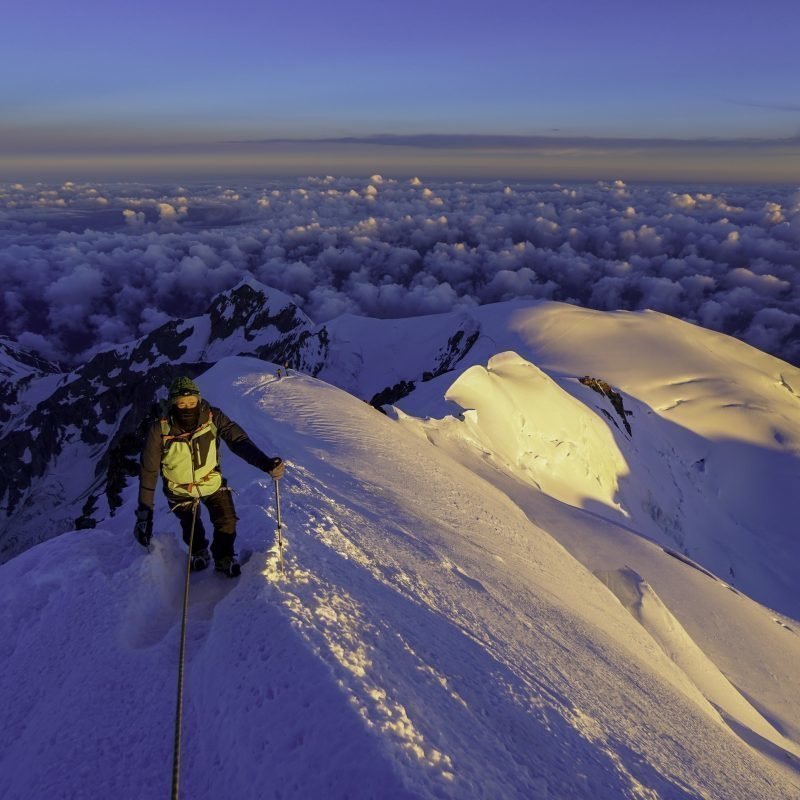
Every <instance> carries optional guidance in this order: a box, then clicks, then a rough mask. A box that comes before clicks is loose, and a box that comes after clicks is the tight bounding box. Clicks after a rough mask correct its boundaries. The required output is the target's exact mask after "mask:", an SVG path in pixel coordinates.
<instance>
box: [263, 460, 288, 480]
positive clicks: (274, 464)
mask: <svg viewBox="0 0 800 800" xmlns="http://www.w3.org/2000/svg"><path fill="white" fill-rule="evenodd" d="M284 470H285V467H284V466H283V461H282V460H281V459H280V458H277V457H276V458H270V459H268V461H267V465H266V468H265V471H266V472H267V474H268V475H269V476H270V477H271V478H272V480H274V481H279V480H280V479H281V478H282V477H283V473H284Z"/></svg>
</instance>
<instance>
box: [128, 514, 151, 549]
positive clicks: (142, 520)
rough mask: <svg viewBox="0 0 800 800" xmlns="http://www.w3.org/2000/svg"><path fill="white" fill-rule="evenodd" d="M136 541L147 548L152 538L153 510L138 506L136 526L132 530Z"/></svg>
mask: <svg viewBox="0 0 800 800" xmlns="http://www.w3.org/2000/svg"><path fill="white" fill-rule="evenodd" d="M133 535H134V537H136V541H137V542H139V544H140V545H142V547H149V546H150V540H151V539H152V538H153V509H152V508H147V506H139V508H137V509H136V525H135V526H134V529H133Z"/></svg>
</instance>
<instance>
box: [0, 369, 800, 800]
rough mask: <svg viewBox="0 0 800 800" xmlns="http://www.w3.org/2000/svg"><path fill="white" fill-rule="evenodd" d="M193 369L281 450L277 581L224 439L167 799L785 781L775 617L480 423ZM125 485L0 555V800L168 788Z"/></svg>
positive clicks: (168, 632)
mask: <svg viewBox="0 0 800 800" xmlns="http://www.w3.org/2000/svg"><path fill="white" fill-rule="evenodd" d="M503 361H510V362H511V364H510V366H512V367H513V369H517V366H516V365H517V364H521V360H517V361H515V360H514V359H510V358H509V357H506V358H505V359H503V358H501V362H503ZM520 368H521V369H528V368H525V367H520ZM532 369H535V368H532ZM512 371H513V370H512ZM532 374H535V375H536V380H538V381H539V382H540V383H541V382H542V381H543V378H542V375H544V373H542V374H541V375H539V374H536V373H533V372H532ZM453 377H454V376H450V378H451V383H452V379H453ZM462 377H463V376H462ZM513 377H514V376H513V374H512V375H511V376H508V381H506V379H505V376H502V375H501V376H500V380H499V383H501V384H503V383H506V382H509V383H512V384H513V382H514V381H513ZM435 380H437V381H442V380H443V378H436V379H435ZM199 382H200V385H201V387H202V388H203V391H204V394H205V395H206V396H207V397H208V398H209V399H210V400H211V402H212V403H215V404H219V405H220V406H222V407H223V408H224V409H225V411H226V412H227V413H228V414H230V415H231V416H232V417H233V418H234V419H237V420H238V421H239V422H241V423H242V424H243V425H244V427H245V428H246V429H247V430H248V431H249V432H250V433H251V435H252V436H253V438H254V439H255V440H256V441H257V442H258V443H259V444H260V445H261V446H262V447H263V448H264V449H266V450H267V451H268V452H278V453H280V454H282V455H284V456H285V457H287V458H288V459H289V462H290V469H289V471H288V476H287V478H286V479H285V480H284V481H283V483H282V485H281V488H282V498H283V503H282V510H283V513H284V519H285V522H286V525H287V531H286V534H287V538H288V542H289V548H288V551H287V554H286V555H287V572H288V574H287V576H286V577H285V578H282V577H280V576H279V574H278V572H277V567H276V560H275V554H274V550H273V549H272V548H273V543H274V520H273V518H272V513H273V510H274V509H273V495H272V489H271V486H270V482H269V481H268V480H265V479H264V476H258V475H257V474H255V473H254V471H253V470H252V469H251V468H249V467H248V466H247V465H245V464H243V463H242V462H240V461H238V460H237V459H236V458H235V457H233V456H226V457H225V462H224V465H225V471H226V474H227V475H228V477H229V479H230V481H231V483H232V485H233V486H235V487H236V488H237V489H238V491H239V494H238V496H237V497H236V502H237V507H238V512H239V516H240V517H241V523H240V531H241V533H240V546H248V547H253V548H254V549H255V551H256V555H255V556H254V558H253V559H252V560H251V561H250V563H249V564H248V565H246V567H245V569H244V573H243V575H242V577H241V579H240V580H239V581H238V582H230V581H226V580H224V579H222V578H218V577H217V576H216V575H213V574H208V573H204V574H200V575H196V576H194V577H193V579H192V581H193V585H192V600H191V608H190V623H189V638H188V661H187V674H186V681H187V682H186V692H187V700H186V706H185V750H184V759H183V784H182V786H183V791H184V796H186V797H191V798H193V800H202V798H219V797H236V798H242V799H243V800H246V799H247V798H270V797H274V798H278V797H280V798H323V797H324V798H345V797H348V798H369V797H373V798H412V797H413V798H499V797H502V798H526V800H527V799H528V798H555V797H558V798H562V797H563V798H567V797H569V798H619V797H630V798H648V800H649V799H651V798H700V797H703V798H726V799H728V800H734V799H735V798H748V800H750V798H765V799H766V798H770V799H772V798H778V797H780V798H791V797H800V772H799V771H798V759H797V754H798V735H797V734H798V731H797V727H796V722H794V723H792V720H794V721H796V720H797V719H798V718H800V713H798V711H800V709H798V698H800V693H798V692H797V691H796V680H797V674H796V673H797V668H796V666H795V665H796V664H797V663H798V656H800V652H799V651H798V635H797V632H796V631H795V630H794V629H793V623H791V622H790V621H788V620H786V621H784V622H783V626H782V625H777V624H776V623H775V622H774V621H773V617H774V615H772V614H770V613H769V612H768V611H767V610H766V609H764V608H762V607H760V606H758V605H757V604H755V603H753V602H752V601H750V600H747V599H746V598H743V597H741V595H738V594H734V593H733V592H731V591H729V590H728V589H727V588H725V587H724V585H723V584H721V582H720V581H718V580H715V579H713V578H711V577H709V576H708V575H706V574H704V573H702V572H700V571H699V570H698V569H696V568H695V567H693V566H692V565H690V564H687V563H685V562H684V561H679V560H677V559H675V558H672V557H671V556H669V555H668V554H666V553H665V552H664V551H663V549H661V548H658V547H657V546H656V545H654V544H652V543H649V542H647V541H646V540H644V539H643V538H642V537H641V536H638V535H634V534H632V533H630V532H629V531H628V530H626V529H624V528H622V527H620V525H619V524H617V522H615V521H614V520H612V519H602V518H600V517H598V516H597V514H595V513H594V512H593V511H592V510H591V509H581V508H578V507H576V506H575V505H574V504H573V505H570V504H567V503H564V502H562V501H560V500H558V499H556V498H555V497H554V496H552V495H548V494H545V493H543V492H538V491H536V490H535V489H533V488H532V485H531V484H530V483H526V481H527V480H528V477H529V475H528V474H527V473H526V474H515V472H514V470H513V469H511V468H510V466H509V461H508V459H509V452H510V451H508V448H505V449H504V448H503V444H504V443H503V442H502V441H500V438H502V437H499V434H498V437H499V438H498V439H497V441H496V452H497V455H494V452H495V451H492V452H490V453H488V454H484V455H482V454H481V451H479V450H478V449H477V448H476V446H475V444H476V442H478V440H477V439H476V438H475V436H476V435H478V434H486V433H487V432H486V430H485V429H481V428H480V427H477V428H476V427H474V426H473V428H472V430H467V427H466V425H465V423H464V422H461V421H460V420H458V419H457V418H452V419H450V420H446V419H445V420H440V421H435V420H431V421H428V422H424V421H421V420H416V419H407V418H401V420H400V422H399V423H398V422H397V421H394V420H392V419H389V418H387V417H385V416H383V415H380V414H378V413H376V412H375V411H374V409H372V408H370V407H369V406H367V405H366V404H365V403H363V402H361V401H359V400H357V399H356V398H354V397H353V396H351V395H348V394H346V393H344V392H342V391H341V390H339V389H336V388H333V387H332V386H330V385H328V384H325V383H323V382H321V381H318V380H315V379H312V378H310V377H306V376H301V375H292V376H291V377H288V378H282V379H280V380H276V379H275V378H274V368H271V367H269V366H265V364H264V363H263V362H260V361H256V360H253V359H243V358H230V359H225V360H223V361H221V362H220V363H219V364H217V366H215V367H214V368H213V369H211V370H210V371H209V372H208V373H206V374H205V375H203V376H202V377H201V378H200V379H199ZM431 382H433V381H431ZM463 388H464V387H463V386H462V389H463ZM545 390H546V392H547V393H548V394H549V396H551V397H553V396H556V389H555V388H553V387H548V386H545ZM453 391H458V381H457V382H456V387H454V389H453ZM503 391H505V390H503ZM489 394H491V392H489ZM474 396H477V395H474ZM573 410H574V411H575V413H576V414H577V413H578V411H579V409H577V408H576V409H573ZM597 419H598V420H600V419H602V417H599V416H598V417H597ZM478 421H479V422H480V421H481V416H480V412H479V413H478ZM587 425H588V423H587ZM587 431H588V428H587ZM487 435H488V434H487ZM595 435H596V437H598V438H596V439H591V438H590V434H589V433H588V432H587V438H586V441H595V442H596V444H597V446H598V447H600V446H602V444H603V440H602V438H599V437H601V436H602V434H601V433H600V431H599V429H598V430H596V431H594V433H593V434H591V436H595ZM634 435H635V434H634ZM431 440H433V444H436V445H437V446H432V441H431ZM610 463H611V466H610V467H609V468H608V469H609V470H612V469H618V468H619V464H617V462H616V461H613V460H612V461H611V462H610ZM609 474H610V471H609ZM606 490H607V487H606V489H602V490H598V495H597V497H596V498H595V500H596V501H597V503H598V505H599V506H602V505H603V504H604V502H605V500H606V499H607V491H606ZM610 496H611V497H612V498H613V493H612V495H610ZM524 498H528V499H530V498H534V499H535V500H536V502H535V503H534V505H532V506H526V505H525V503H523V502H522V500H523V499H524ZM133 502H134V497H133V491H132V487H131V488H129V490H128V493H127V495H126V504H125V505H124V506H123V508H122V510H121V512H120V514H119V515H118V517H117V518H116V519H115V520H113V524H111V525H109V526H107V528H106V529H103V530H100V529H95V530H91V531H81V532H75V533H71V534H67V535H64V536H60V537H58V538H56V539H54V540H52V541H49V542H46V543H44V544H42V545H39V546H37V547H34V548H32V549H31V550H29V551H27V552H25V553H23V554H22V555H20V556H18V557H16V558H14V559H13V560H11V561H10V562H8V563H6V564H4V565H2V566H0V653H2V657H3V663H4V669H3V670H2V671H0V694H2V697H3V698H4V704H3V710H2V712H0V713H1V714H2V723H3V724H2V727H1V728H0V731H2V732H1V733H0V736H2V739H1V740H0V795H2V796H3V797H4V798H39V797H41V798H44V797H47V798H57V797H65V798H66V797H109V796H115V797H118V798H140V797H155V796H164V795H166V793H167V792H168V787H169V780H170V760H171V745H172V723H173V720H172V715H173V710H174V680H175V670H176V654H177V644H178V643H177V637H178V630H179V620H178V616H179V609H180V599H181V578H182V567H183V563H184V561H183V559H184V556H183V554H182V550H181V548H180V547H179V546H178V544H177V543H176V540H175V536H174V533H173V528H174V527H175V524H174V522H173V521H171V520H169V519H168V518H167V516H166V513H165V509H164V508H163V507H159V508H158V509H157V515H158V525H157V536H156V545H155V547H154V551H153V552H152V553H150V554H146V553H145V552H144V551H143V550H142V549H141V548H140V547H139V546H138V545H136V544H135V543H134V542H133V540H132V537H131V535H130V530H129V528H130V523H131V518H132V509H133ZM591 537H595V538H594V539H593V540H592V541H591V543H589V540H590V538H591ZM625 537H627V538H628V539H629V540H630V542H632V543H633V546H632V547H631V548H630V554H629V556H628V555H627V553H628V548H627V544H628V542H627V541H626V538H625ZM559 539H560V540H561V541H558V540H559ZM565 548H569V549H571V550H572V551H573V552H575V553H576V555H577V558H576V557H573V555H571V554H570V552H568V550H567V549H565ZM579 551H580V552H579ZM595 572H596V573H597V574H594V573H595ZM709 615H710V616H713V624H712V623H711V622H709V620H708V619H707V616H709ZM784 626H785V627H784ZM724 629H728V630H731V631H735V633H736V637H737V638H736V639H735V640H731V639H730V638H724V637H723V638H722V640H721V637H720V636H719V630H724ZM790 629H791V630H790ZM760 647H764V648H767V649H768V650H769V654H768V658H769V662H768V667H765V670H767V671H768V672H769V675H767V674H765V673H764V672H762V673H759V671H758V663H757V659H756V657H755V655H753V653H751V652H750V651H751V650H755V649H756V648H760ZM737 656H738V657H739V658H740V662H741V674H740V675H738V678H741V680H742V681H745V682H747V688H746V690H745V689H744V687H740V689H739V690H738V691H737V688H736V687H735V686H734V685H733V684H734V683H736V680H733V679H731V680H730V681H729V684H730V685H726V684H725V682H724V680H723V679H722V678H720V674H721V673H722V672H725V670H726V669H727V667H728V665H727V663H726V664H722V665H721V664H720V661H721V660H723V657H724V658H728V659H729V660H736V657H737ZM704 659H705V660H704ZM715 670H716V671H715ZM781 703H783V704H784V711H783V712H782V713H783V716H781V713H778V712H780V709H779V708H778V709H777V711H776V708H777V707H778V706H780V705H781ZM718 709H720V710H718ZM759 709H761V710H760V711H759Z"/></svg>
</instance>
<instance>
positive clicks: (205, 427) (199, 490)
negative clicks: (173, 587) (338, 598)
mask: <svg viewBox="0 0 800 800" xmlns="http://www.w3.org/2000/svg"><path fill="white" fill-rule="evenodd" d="M168 403H169V405H168V408H167V411H166V414H165V416H164V417H163V418H162V419H160V420H157V421H156V422H154V423H153V425H152V426H151V427H150V431H149V432H148V435H147V440H146V442H145V446H144V450H143V452H142V459H141V467H140V472H139V507H138V509H137V511H136V526H135V528H134V536H135V537H136V540H137V541H138V542H139V543H140V544H141V545H143V546H144V547H148V546H149V544H150V539H151V538H152V535H153V507H154V505H155V489H156V484H157V483H158V473H159V472H160V473H161V476H162V479H163V488H164V494H166V496H167V502H168V504H169V509H170V511H172V512H173V513H174V514H175V516H176V517H177V518H178V520H179V522H180V525H181V530H182V533H183V540H184V542H186V544H187V546H188V545H189V542H190V539H191V538H192V526H193V525H194V540H193V546H192V553H191V567H192V569H193V570H201V569H205V568H206V567H207V566H208V565H209V563H210V561H211V556H212V555H213V558H214V566H215V569H216V570H217V571H219V572H222V573H224V574H225V575H228V576H229V577H232V578H233V577H236V576H237V575H239V574H240V572H241V567H240V565H239V562H238V561H237V559H236V555H235V552H234V549H233V543H234V541H235V539H236V511H235V509H234V505H233V498H232V497H231V491H230V489H229V488H228V485H227V481H226V480H225V479H224V478H223V477H222V473H221V472H220V468H219V440H220V439H222V440H223V441H224V442H225V443H226V444H227V445H228V447H229V448H230V449H231V450H232V451H233V452H234V453H235V454H236V455H238V456H240V457H241V458H243V459H244V460H245V461H246V462H247V463H248V464H251V465H252V466H254V467H255V468H256V469H260V470H263V471H264V472H266V473H267V474H269V475H270V476H271V477H272V478H274V479H275V480H279V479H280V478H282V477H283V472H284V465H283V461H282V460H281V459H280V458H270V457H269V456H267V455H265V454H264V453H262V452H261V450H259V449H258V447H256V445H255V444H253V442H252V441H251V440H250V438H249V437H248V435H247V434H246V433H245V432H244V431H243V430H242V428H240V427H239V425H237V424H236V423H235V422H233V421H232V420H230V419H229V418H228V417H226V416H225V414H223V413H222V411H220V410H219V409H218V408H214V407H213V406H210V405H209V404H208V403H207V402H206V401H205V400H203V399H202V398H201V397H200V388H199V387H198V385H197V384H196V383H195V382H194V381H193V380H191V379H190V378H186V377H180V378H176V379H175V380H174V381H173V382H172V384H171V385H170V388H169V401H168ZM201 501H202V503H203V504H204V505H205V507H206V508H207V509H208V513H209V516H210V518H211V524H212V525H213V526H214V537H213V541H212V543H211V552H210V553H209V547H208V539H207V538H206V534H205V530H204V528H203V522H202V520H201V519H200V513H199V511H200V509H199V503H200V502H201Z"/></svg>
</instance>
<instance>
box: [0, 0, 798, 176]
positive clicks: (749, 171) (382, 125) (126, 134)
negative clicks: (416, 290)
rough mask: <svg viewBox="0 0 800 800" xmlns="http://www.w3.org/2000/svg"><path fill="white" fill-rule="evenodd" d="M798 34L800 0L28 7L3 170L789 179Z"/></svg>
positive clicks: (15, 18)
mask: <svg viewBox="0 0 800 800" xmlns="http://www.w3.org/2000/svg"><path fill="white" fill-rule="evenodd" d="M799 24H800V6H798V5H797V3H796V2H793V0H773V1H772V2H770V3H769V4H768V5H765V6H761V7H758V8H757V7H755V6H754V5H753V3H752V2H741V0H740V1H739V2H720V1H719V0H704V2H699V3H697V2H686V1H685V0H677V2H673V3H670V4H668V5H667V4H659V6H658V7H656V5H655V4H651V3H640V2H633V1H632V0H612V1H611V2H605V3H597V2H595V0H571V1H570V0H566V1H565V0H558V1H557V2H556V0H552V1H551V0H538V1H537V0H533V1H531V0H527V2H519V1H518V0H495V1H494V2H491V3H488V2H475V0H460V1H459V2H453V1H452V0H426V1H425V2H421V1H420V0H408V1H407V2H404V3H403V4H394V3H375V2H365V1H364V0H339V2H336V3H331V2H329V0H305V1H304V2H298V3H294V4H287V3H277V2H252V1H251V0H230V1H229V2H226V3H224V4H221V3H209V2H204V3H198V2H187V1H186V0H176V2H171V3H169V4H164V3H157V2H154V1H153V0H141V1H140V2H137V3H136V4H130V3H121V2H108V1H107V0H106V2H99V0H84V2H81V3H80V5H79V6H77V7H76V6H74V5H72V4H66V3H63V2H61V0H30V2H26V3H24V4H23V3H16V4H13V5H11V6H10V7H9V8H8V9H6V10H5V11H4V20H3V26H2V29H0V74H1V75H3V76H6V77H5V79H4V80H2V82H0V108H2V116H1V117H0V171H2V173H3V175H4V176H5V177H6V178H9V179H18V178H23V177H37V176H40V177H42V178H46V177H74V178H88V177H109V176H119V177H131V176H137V177H143V176H147V175H168V174H169V175H174V176H175V177H181V178H190V177H197V176H204V175H227V174H229V175H252V174H263V175H270V174H275V175H281V174H282V175H296V174H319V173H325V172H331V173H332V174H364V175H370V174H373V173H374V172H376V171H380V172H382V173H385V174H392V175H396V176H403V175H413V174H417V173H423V176H430V177H434V176H438V177H454V178H457V177H477V178H493V177H498V178H501V177H509V178H513V177H519V178H554V179H564V180H568V179H610V178H623V179H633V180H636V179H663V178H668V177H676V178H679V179H691V178H696V179H700V180H709V179H712V180H726V179H730V180H744V181H755V182H759V181H795V180H798V179H800V158H798V156H799V155H800V96H799V95H798V88H797V87H798V85H799V84H798V81H797V77H798V75H797V73H798V69H797V60H796V41H794V39H795V38H796V31H797V29H798V25H799ZM421 135H423V136H431V135H435V136H437V137H438V138H437V139H435V140H433V141H434V142H435V146H432V145H431V141H432V140H431V139H422V140H420V139H419V138H418V137H419V136H421ZM386 137H391V138H386ZM484 137H486V138H484ZM497 137H505V138H499V139H498V138H497ZM275 140H279V141H275ZM562 140H563V141H562Z"/></svg>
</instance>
